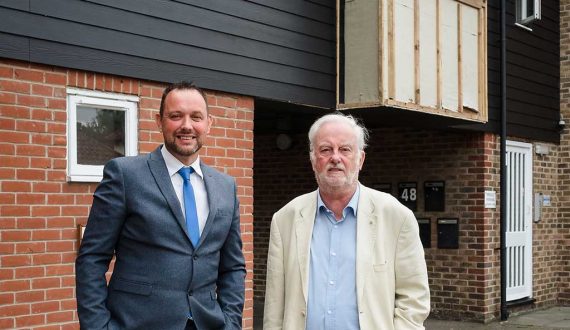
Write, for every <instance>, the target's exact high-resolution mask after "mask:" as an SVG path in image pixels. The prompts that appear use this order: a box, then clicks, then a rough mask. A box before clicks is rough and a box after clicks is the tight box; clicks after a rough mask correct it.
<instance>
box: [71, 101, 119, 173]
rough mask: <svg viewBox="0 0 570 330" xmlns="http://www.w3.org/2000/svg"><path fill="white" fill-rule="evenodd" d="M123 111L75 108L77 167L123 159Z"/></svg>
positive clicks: (87, 107) (86, 107)
mask: <svg viewBox="0 0 570 330" xmlns="http://www.w3.org/2000/svg"><path fill="white" fill-rule="evenodd" d="M125 114H126V112H125V111H120V110H109V109H102V108H95V107H89V106H77V163H78V164H81V165H104V164H105V163H106V162H107V161H108V160H110V159H112V158H115V157H120V156H124V155H125Z"/></svg>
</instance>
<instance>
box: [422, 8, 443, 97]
mask: <svg viewBox="0 0 570 330" xmlns="http://www.w3.org/2000/svg"><path fill="white" fill-rule="evenodd" d="M436 5H437V4H436V1H425V0H424V1H420V3H419V8H418V12H419V39H420V42H419V57H420V58H419V75H420V77H419V81H420V86H419V89H420V90H419V92H420V93H419V94H420V102H419V103H420V105H422V106H427V107H436V106H437V66H438V64H437V59H438V57H437V6H436Z"/></svg>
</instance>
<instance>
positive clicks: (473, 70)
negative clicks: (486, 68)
mask: <svg viewBox="0 0 570 330" xmlns="http://www.w3.org/2000/svg"><path fill="white" fill-rule="evenodd" d="M460 11H461V14H460V15H461V27H460V30H461V93H462V100H463V104H462V105H463V106H466V107H469V108H470V109H473V110H479V89H478V84H479V79H480V77H479V76H478V75H479V61H478V59H477V58H478V55H479V40H478V37H479V36H478V34H479V31H478V29H479V27H478V21H479V11H478V10H477V9H475V8H473V7H470V6H466V5H460Z"/></svg>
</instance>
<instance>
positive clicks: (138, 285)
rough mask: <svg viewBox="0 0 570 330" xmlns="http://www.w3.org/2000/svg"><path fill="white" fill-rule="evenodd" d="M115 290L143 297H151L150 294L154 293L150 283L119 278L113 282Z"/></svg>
mask: <svg viewBox="0 0 570 330" xmlns="http://www.w3.org/2000/svg"><path fill="white" fill-rule="evenodd" d="M113 289H115V290H117V291H123V292H128V293H134V294H140V295H143V296H150V293H151V292H152V285H150V284H149V283H144V282H138V281H131V280H127V279H124V278H117V279H116V280H115V281H114V282H113Z"/></svg>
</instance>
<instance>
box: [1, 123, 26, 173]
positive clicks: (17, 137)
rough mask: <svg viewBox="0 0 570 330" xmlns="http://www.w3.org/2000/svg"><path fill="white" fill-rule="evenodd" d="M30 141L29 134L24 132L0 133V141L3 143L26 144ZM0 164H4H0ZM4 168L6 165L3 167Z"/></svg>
mask: <svg viewBox="0 0 570 330" xmlns="http://www.w3.org/2000/svg"><path fill="white" fill-rule="evenodd" d="M29 140H30V133H26V132H9V131H6V132H4V131H2V132H0V141H2V142H4V143H28V142H29ZM1 164H3V165H4V164H6V163H4V162H1ZM4 166H6V165H4Z"/></svg>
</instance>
